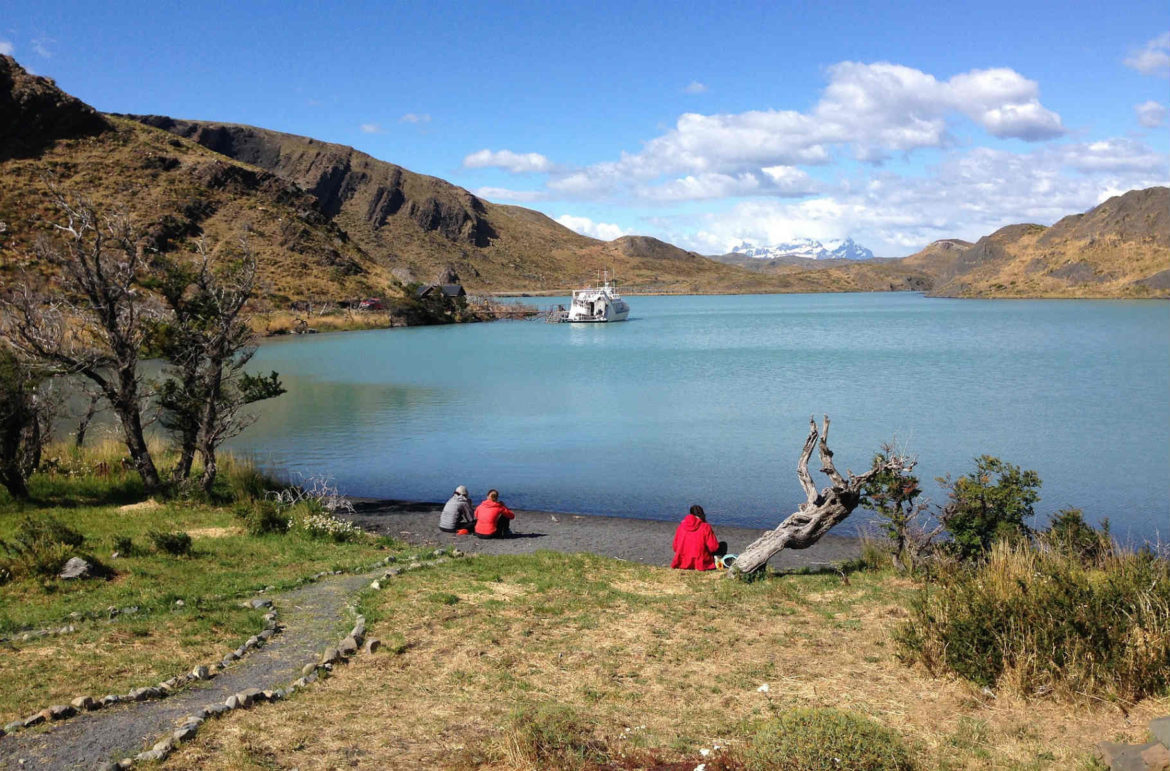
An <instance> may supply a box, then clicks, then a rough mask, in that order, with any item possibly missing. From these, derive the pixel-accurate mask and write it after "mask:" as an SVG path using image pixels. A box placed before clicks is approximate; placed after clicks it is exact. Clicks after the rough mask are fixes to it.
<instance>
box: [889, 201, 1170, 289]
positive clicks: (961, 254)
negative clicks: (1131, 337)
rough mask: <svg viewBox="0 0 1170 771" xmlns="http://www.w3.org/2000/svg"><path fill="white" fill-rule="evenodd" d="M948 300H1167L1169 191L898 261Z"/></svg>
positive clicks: (940, 244)
mask: <svg viewBox="0 0 1170 771" xmlns="http://www.w3.org/2000/svg"><path fill="white" fill-rule="evenodd" d="M900 262H901V263H902V264H903V265H905V266H907V267H909V268H912V269H915V270H921V271H924V272H926V273H927V274H929V275H930V277H931V279H932V281H933V283H934V288H933V289H932V294H936V295H941V296H952V297H1170V188H1165V187H1153V188H1149V189H1148V190H1132V191H1130V192H1128V193H1125V194H1124V195H1119V196H1115V197H1113V198H1110V199H1109V200H1107V201H1105V202H1104V203H1102V204H1100V205H1099V206H1097V207H1095V208H1093V209H1091V210H1089V211H1088V212H1085V213H1084V214H1074V215H1071V216H1068V217H1065V218H1064V219H1062V220H1060V221H1059V222H1057V223H1056V224H1055V225H1053V226H1052V227H1047V228H1046V227H1044V226H1042V225H1009V226H1008V227H1005V228H1000V229H999V230H997V231H995V232H994V233H992V234H991V235H989V236H985V237H984V238H981V239H979V241H977V242H976V243H974V244H968V243H967V242H965V241H958V240H947V241H936V242H934V243H933V244H931V245H930V246H928V247H927V248H926V249H924V250H922V251H921V252H918V253H917V254H913V255H911V256H909V257H906V258H904V259H903V260H901V261H900Z"/></svg>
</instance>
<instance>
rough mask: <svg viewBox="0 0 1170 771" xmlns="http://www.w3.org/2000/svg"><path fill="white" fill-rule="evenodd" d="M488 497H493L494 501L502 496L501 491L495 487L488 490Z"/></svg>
mask: <svg viewBox="0 0 1170 771" xmlns="http://www.w3.org/2000/svg"><path fill="white" fill-rule="evenodd" d="M487 497H489V498H491V499H492V500H493V501H494V500H496V499H497V498H499V497H500V491H499V490H497V489H495V488H494V487H493V488H492V489H491V490H488V494H487Z"/></svg>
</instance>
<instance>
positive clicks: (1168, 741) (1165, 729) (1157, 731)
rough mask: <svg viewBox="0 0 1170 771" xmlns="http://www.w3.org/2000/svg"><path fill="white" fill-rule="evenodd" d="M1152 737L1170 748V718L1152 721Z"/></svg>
mask: <svg viewBox="0 0 1170 771" xmlns="http://www.w3.org/2000/svg"><path fill="white" fill-rule="evenodd" d="M1150 735H1152V736H1153V737H1154V738H1155V739H1157V740H1158V741H1160V742H1162V744H1164V745H1165V746H1167V747H1170V717H1160V718H1158V719H1157V720H1151V721H1150Z"/></svg>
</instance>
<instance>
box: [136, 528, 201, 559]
mask: <svg viewBox="0 0 1170 771" xmlns="http://www.w3.org/2000/svg"><path fill="white" fill-rule="evenodd" d="M146 536H147V537H148V538H149V539H150V540H151V541H153V542H154V548H156V549H158V550H159V551H161V552H166V553H167V554H171V555H174V556H176V557H182V556H185V555H188V554H190V553H191V536H189V535H187V534H186V533H184V532H183V531H182V530H176V531H175V532H173V533H168V532H162V531H159V530H151V531H149V532H147V534H146Z"/></svg>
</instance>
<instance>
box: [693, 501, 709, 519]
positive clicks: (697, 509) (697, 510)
mask: <svg viewBox="0 0 1170 771" xmlns="http://www.w3.org/2000/svg"><path fill="white" fill-rule="evenodd" d="M691 514H693V515H695V516H696V517H698V518H699V519H701V520H703V521H704V522H706V521H707V512H705V511H703V507H702V506H700V505H699V504H697V503H696V504H695V505H694V506H691Z"/></svg>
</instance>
